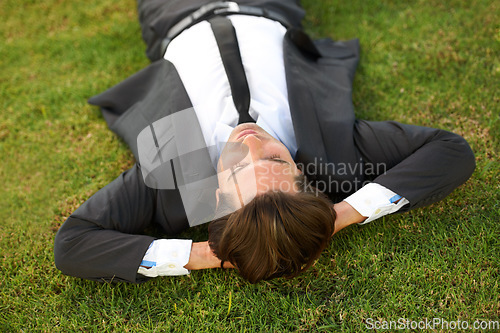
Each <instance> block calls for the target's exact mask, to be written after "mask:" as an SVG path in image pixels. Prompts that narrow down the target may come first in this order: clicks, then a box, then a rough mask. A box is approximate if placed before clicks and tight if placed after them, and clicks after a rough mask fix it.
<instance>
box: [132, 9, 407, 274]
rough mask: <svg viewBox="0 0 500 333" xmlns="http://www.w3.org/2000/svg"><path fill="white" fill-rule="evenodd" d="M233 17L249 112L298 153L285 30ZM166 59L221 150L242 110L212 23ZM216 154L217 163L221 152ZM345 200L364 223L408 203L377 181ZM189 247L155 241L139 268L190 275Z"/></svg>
mask: <svg viewBox="0 0 500 333" xmlns="http://www.w3.org/2000/svg"><path fill="white" fill-rule="evenodd" d="M229 19H230V20H231V22H232V24H233V26H234V28H235V30H236V36H237V38H238V44H239V46H240V53H241V58H242V62H243V67H244V69H245V74H246V76H247V80H248V85H249V89H250V96H251V101H250V115H251V116H252V118H253V119H255V120H256V123H257V125H259V126H260V127H262V128H263V129H264V130H265V131H266V132H268V133H269V134H271V135H272V136H273V137H275V138H276V139H278V140H280V141H281V142H282V143H283V144H284V145H285V146H286V147H287V148H288V150H289V151H290V153H291V155H292V157H295V154H296V152H297V143H296V139H295V133H294V131H293V124H292V118H291V113H290V106H289V103H288V91H287V86H286V78H285V66H284V60H283V38H284V35H285V33H286V29H285V27H283V26H282V25H281V24H280V23H278V22H275V21H272V20H269V19H266V18H263V17H255V16H247V15H231V16H229ZM164 58H165V59H166V60H169V61H170V62H171V63H172V64H174V66H175V68H176V69H177V72H178V73H179V76H180V78H181V80H182V82H183V84H184V87H185V88H186V91H187V93H188V96H189V98H190V100H191V102H192V104H193V107H194V109H195V112H196V115H197V117H198V120H199V122H200V126H201V129H202V132H203V136H204V139H205V142H206V144H207V146H214V145H215V146H217V148H218V152H219V154H220V151H221V150H222V148H223V143H224V142H226V141H227V139H228V137H229V134H230V133H231V131H232V130H233V128H234V127H236V125H237V123H238V117H239V115H238V111H237V110H236V108H235V106H234V102H233V99H232V96H231V88H230V85H229V81H228V79H227V76H226V73H225V70H224V66H223V63H222V59H221V56H220V53H219V48H218V47H217V42H216V40H215V37H214V34H213V32H212V29H211V27H210V23H209V22H207V21H203V22H200V23H198V24H196V25H194V26H192V27H190V28H188V29H186V30H184V31H183V32H182V33H181V34H180V35H179V36H177V37H176V38H175V39H174V40H172V42H171V43H170V44H169V46H168V48H167V51H166V53H165V56H164ZM211 158H212V161H213V162H214V165H216V163H217V160H218V156H215V155H214V156H211ZM345 201H347V202H348V203H349V204H350V205H351V206H352V207H353V208H354V209H356V210H357V211H358V212H359V213H360V214H361V215H363V216H366V217H367V219H366V220H365V221H364V222H363V223H368V222H370V221H373V220H375V219H377V218H380V217H382V216H384V215H386V214H390V213H393V212H395V211H397V210H399V209H400V208H401V207H402V206H404V205H405V204H406V203H408V200H406V199H405V198H401V196H399V195H397V194H396V193H394V192H392V191H390V190H389V189H387V188H385V187H383V186H381V185H379V184H375V183H371V184H368V185H365V186H364V187H363V188H361V189H360V190H359V191H357V192H356V193H354V194H353V195H351V196H349V197H348V198H347V199H346V200H345ZM190 252H191V241H190V240H177V239H161V240H155V241H153V243H151V245H150V247H149V249H148V251H147V252H146V255H145V256H144V260H143V262H142V264H141V266H140V267H139V270H138V273H140V274H142V275H145V276H149V277H155V276H162V275H182V274H188V273H189V271H188V270H187V269H185V268H184V267H183V266H184V265H186V264H187V262H188V261H189V255H190ZM147 267H151V268H147Z"/></svg>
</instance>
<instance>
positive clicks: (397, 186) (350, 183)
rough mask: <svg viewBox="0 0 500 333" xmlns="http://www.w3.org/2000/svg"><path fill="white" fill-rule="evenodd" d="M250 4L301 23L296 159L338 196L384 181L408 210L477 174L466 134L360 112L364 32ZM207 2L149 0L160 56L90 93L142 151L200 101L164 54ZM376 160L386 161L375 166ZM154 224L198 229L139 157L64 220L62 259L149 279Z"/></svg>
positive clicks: (145, 16)
mask: <svg viewBox="0 0 500 333" xmlns="http://www.w3.org/2000/svg"><path fill="white" fill-rule="evenodd" d="M205 2H206V1H205ZM240 2H241V3H245V4H252V5H261V6H265V7H266V8H272V9H273V10H277V11H280V12H281V13H282V14H284V15H286V16H287V17H288V18H289V20H290V21H291V22H293V24H294V26H295V27H296V28H292V29H289V30H288V32H287V33H286V36H285V39H284V45H283V47H284V57H285V59H284V61H285V71H286V80H287V88H288V95H289V103H290V110H291V115H292V121H293V124H294V131H295V135H296V139H297V145H298V151H297V153H296V158H295V159H296V162H297V163H298V164H299V165H302V166H304V171H305V173H306V174H307V175H308V176H309V178H310V180H312V181H313V185H314V184H315V185H317V186H318V187H319V188H320V189H321V188H324V189H326V191H327V194H328V195H329V196H330V198H331V199H332V200H333V201H334V202H337V201H340V200H342V199H343V198H345V197H346V196H347V195H349V194H351V193H352V192H354V191H355V190H357V189H359V188H360V187H361V185H362V184H363V183H364V182H365V181H374V182H376V183H379V184H381V185H383V186H385V187H387V188H389V189H391V190H392V191H394V192H396V193H398V194H400V195H401V196H403V197H405V198H406V199H408V200H409V202H410V203H409V204H408V205H406V206H405V207H403V209H402V210H401V211H406V210H408V209H413V208H417V207H421V206H424V205H428V204H430V203H432V202H435V201H438V200H441V199H442V198H444V197H445V196H446V195H448V194H449V193H450V192H451V191H452V190H453V189H454V188H456V187H457V186H459V185H460V184H462V183H463V182H465V181H466V180H467V179H468V178H469V177H470V175H471V174H472V171H473V170H474V167H475V162H474V156H473V153H472V151H471V149H470V147H469V145H468V144H467V142H466V141H465V140H464V139H463V138H462V137H460V136H458V135H456V134H453V133H450V132H446V131H443V130H438V129H432V128H425V127H418V126H412V125H403V124H399V123H396V122H390V121H387V122H370V121H362V120H356V119H355V116H354V108H353V105H352V101H351V88H352V81H353V78H354V73H355V69H356V66H357V63H358V60H359V44H358V41H357V40H351V41H346V42H334V41H332V40H330V39H322V40H318V41H314V42H312V41H311V40H310V39H309V38H308V37H307V36H306V35H305V34H304V33H303V32H302V31H301V30H300V20H301V18H302V15H303V11H302V9H301V8H300V7H299V6H298V4H297V3H296V1H285V0H279V1H240ZM199 3H200V1H185V0H184V2H182V3H181V2H180V1H171V2H168V3H167V4H165V3H164V1H163V2H162V1H157V0H154V1H151V0H150V1H147V2H139V14H140V17H141V23H142V28H143V36H144V38H145V40H146V41H147V43H148V55H149V57H150V58H151V59H152V60H154V61H153V63H152V64H151V65H150V66H148V67H147V68H145V69H143V70H142V71H140V72H138V73H136V74H135V75H133V76H131V77H130V78H128V79H126V80H125V81H123V82H121V83H120V84H118V85H116V86H115V87H113V88H111V89H109V90H107V91H106V92H104V93H102V94H100V95H98V96H95V97H93V98H92V99H91V100H90V102H91V103H92V104H95V105H98V106H99V107H101V109H102V111H103V114H104V116H105V118H106V121H107V122H108V124H109V126H110V128H111V129H112V130H113V131H114V132H116V133H117V134H118V135H119V136H120V137H122V138H123V139H124V140H125V142H126V143H127V144H128V145H129V146H130V148H131V150H132V152H133V153H134V155H135V156H136V157H137V154H138V153H137V141H136V140H137V135H138V134H139V132H140V131H141V130H142V129H144V128H145V127H147V126H149V125H150V124H152V123H153V122H155V121H157V120H159V119H161V118H163V117H165V116H167V115H169V114H172V113H174V112H177V111H180V110H184V109H187V108H190V107H191V106H192V105H191V102H190V100H189V98H188V96H187V93H186V91H185V89H184V86H183V84H182V82H181V80H180V78H179V75H178V73H177V71H176V69H175V67H174V66H173V65H172V64H171V63H170V62H168V61H166V60H163V59H162V58H161V54H160V53H159V37H160V36H162V34H163V35H164V34H165V33H166V31H168V27H169V26H171V25H172V24H173V23H174V22H176V20H179V19H180V18H182V17H183V15H186V13H188V12H189V11H192V10H194V9H196V8H197V7H198V6H199ZM158 13H160V14H158ZM370 165H384V167H383V168H382V169H379V172H374V169H373V168H369V167H368V166H370ZM311 166H315V168H311ZM308 171H309V172H308ZM151 224H157V225H160V226H161V227H162V228H163V229H164V230H165V232H166V233H167V234H169V235H174V234H176V233H178V232H180V231H182V230H184V229H186V228H187V227H188V223H187V220H186V215H185V212H184V209H183V205H182V201H181V199H180V195H179V192H178V191H176V190H156V189H152V188H149V187H147V186H145V184H144V181H143V179H142V175H141V172H140V170H139V166H138V165H135V166H134V167H133V168H132V169H131V170H128V171H126V172H124V173H123V174H122V175H121V176H120V177H118V178H117V179H116V180H114V181H113V182H112V183H111V184H109V185H108V186H106V187H105V188H103V189H101V190H100V191H99V192H98V193H96V194H95V195H94V196H92V197H91V198H90V199H89V200H88V201H87V202H85V203H84V204H83V205H82V206H81V207H80V208H78V209H77V210H76V211H75V212H74V213H73V214H72V215H71V216H70V217H69V218H68V220H67V221H66V222H65V223H64V225H63V226H62V227H61V229H60V230H59V232H58V234H57V236H56V240H55V250H54V252H55V259H56V265H57V267H58V268H59V269H60V270H61V271H63V273H65V274H68V275H73V276H78V277H82V278H87V279H94V280H100V279H105V280H111V279H114V280H123V281H129V282H139V281H143V280H144V279H145V278H144V277H142V276H141V275H138V274H137V268H138V266H139V264H140V262H141V260H142V258H143V256H144V254H145V252H146V250H147V248H148V246H149V244H150V243H151V241H152V240H153V239H154V238H152V237H149V236H145V235H141V232H142V231H143V230H144V229H145V228H146V227H147V226H149V225H151Z"/></svg>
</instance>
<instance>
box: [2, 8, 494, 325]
mask: <svg viewBox="0 0 500 333" xmlns="http://www.w3.org/2000/svg"><path fill="white" fill-rule="evenodd" d="M302 3H303V5H304V7H305V8H306V9H307V11H308V15H307V18H306V21H305V27H306V29H307V31H308V32H310V34H311V35H312V36H314V37H315V38H319V37H331V38H334V39H339V40H340V39H351V38H356V37H357V38H359V39H360V42H361V46H362V57H361V62H360V66H359V69H358V73H357V76H356V80H355V88H354V96H353V98H354V101H355V106H356V110H357V113H358V116H359V117H360V118H365V119H369V120H386V119H393V120H397V121H401V122H405V123H412V124H417V125H425V126H432V127H439V128H443V129H446V130H450V131H454V132H456V133H459V134H460V135H462V136H464V137H465V138H466V139H467V140H468V141H469V143H470V145H471V146H472V148H473V150H474V152H475V154H476V157H477V169H476V171H475V173H474V175H473V176H472V178H471V179H470V180H469V181H468V182H467V183H466V184H465V185H463V186H461V187H460V188H459V189H457V190H456V191H455V192H454V193H452V194H451V195H450V196H449V197H448V198H447V199H445V200H443V201H442V202H440V203H438V204H434V205H432V206H430V207H427V208H425V209H418V210H416V211H412V212H410V213H407V214H404V215H396V216H390V217H386V218H383V219H381V220H378V221H375V222H373V223H370V224H368V225H366V226H362V227H358V226H354V227H351V228H349V229H347V230H344V231H342V232H341V233H340V234H338V235H336V236H335V238H334V239H333V241H332V243H331V244H330V246H329V247H328V249H327V250H326V251H325V252H324V253H323V255H322V256H321V258H320V259H319V260H318V262H317V263H316V265H315V266H314V267H313V268H312V269H311V270H309V271H308V272H307V273H306V274H304V275H302V276H300V277H298V278H295V279H293V280H275V281H270V282H263V283H259V284H257V285H250V284H248V283H246V282H245V281H244V280H242V279H241V278H240V277H239V276H238V275H237V273H236V272H231V271H228V272H222V271H219V270H214V271H195V272H193V273H192V274H191V275H189V276H185V277H172V278H170V277H164V278H159V279H156V280H154V281H152V282H148V283H146V284H142V285H126V284H99V283H94V282H87V281H83V280H79V279H76V278H72V277H67V276H64V275H62V274H61V273H60V272H59V271H58V270H57V269H56V268H55V266H54V262H53V250H52V247H53V239H54V236H55V233H56V231H57V229H58V228H59V226H60V225H61V223H62V222H64V220H65V218H66V217H67V216H68V215H69V214H70V213H71V212H72V211H73V210H74V209H76V207H78V206H79V204H81V203H82V202H83V201H85V200H86V199H87V198H88V197H89V196H91V195H92V194H93V193H95V192H96V191H97V190H98V189H99V188H101V187H103V186H104V185H106V184H107V183H109V182H110V181H111V180H112V179H114V178H115V177H117V176H118V175H119V174H120V173H121V172H122V171H124V170H126V169H128V168H129V167H130V166H131V165H132V164H133V161H132V155H131V153H130V152H129V151H128V150H127V148H126V147H125V145H124V144H123V143H122V142H120V141H119V140H118V139H117V138H116V137H115V136H114V135H113V134H112V133H111V132H110V131H109V130H108V129H107V127H106V125H105V122H104V120H103V118H102V116H101V115H100V113H99V111H98V110H97V109H95V108H92V107H90V106H88V105H87V104H86V99H87V98H88V97H90V96H92V95H94V94H97V93H99V92H101V91H103V90H104V89H106V88H108V87H110V86H112V85H114V84H116V83H118V82H120V81H121V80H123V79H124V78H126V77H127V76H129V75H131V74H133V73H134V72H136V71H137V70H139V69H141V68H143V67H144V66H145V65H147V63H148V62H147V59H146V57H145V55H144V45H143V43H142V40H141V37H140V30H139V25H138V23H137V19H136V10H135V3H134V1H132V0H128V1H119V0H100V1H96V0H85V1H83V0H72V1H59V0H44V1H41V0H17V1H14V0H2V1H1V2H0V13H1V17H2V21H3V22H2V23H1V24H0V32H1V40H0V159H1V163H0V179H1V182H2V185H1V186H0V258H1V268H0V269H1V271H0V331H1V332H20V331H23V332H33V331H41V332H57V331H61V332H72V331H84V332H108V331H117V332H118V331H119V332H121V331H124V332H127V331H128V332H152V331H156V332H161V331H201V332H220V331H222V332H224V331H226V332H233V331H249V332H253V331H263V332H270V331H276V332H282V331H320V332H322V331H341V330H342V331H346V332H360V331H365V330H366V329H367V327H368V328H369V326H370V325H369V323H373V322H374V321H375V320H379V321H383V320H386V321H397V320H398V319H399V318H405V319H408V320H411V321H421V320H425V318H428V319H429V320H432V318H442V319H444V320H447V321H456V320H462V321H468V322H469V323H470V326H471V327H472V325H473V323H474V321H476V320H485V321H487V320H496V321H498V320H500V275H499V266H500V254H499V250H500V240H499V235H500V225H499V219H500V218H499V217H500V188H499V180H498V179H499V176H500V175H499V174H500V172H499V171H500V166H499V139H500V121H499V109H500V106H499V99H500V94H499V87H500V57H499V55H500V25H499V22H500V16H499V13H500V3H499V2H498V1H494V0H477V1H470V0H462V1H459V0H449V1H437V0H425V1H424V0H417V1H397V0H384V1H373V2H371V1H370V2H369V1H363V0H352V1H348V2H345V1H338V0H304V1H303V2H302ZM205 227H206V226H202V227H200V228H198V229H196V230H191V231H190V232H189V233H186V234H183V235H182V237H193V238H194V239H197V240H203V239H204V238H206V236H207V234H206V228H205ZM436 328H438V331H449V330H450V329H446V327H441V326H438V327H436Z"/></svg>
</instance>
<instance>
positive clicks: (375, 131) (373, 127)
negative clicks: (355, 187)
mask: <svg viewBox="0 0 500 333" xmlns="http://www.w3.org/2000/svg"><path fill="white" fill-rule="evenodd" d="M354 139H355V145H356V146H357V148H358V149H359V150H360V152H361V154H362V156H363V157H364V158H365V162H369V163H372V165H373V164H377V163H381V164H383V168H384V169H385V170H384V171H385V172H382V173H381V174H378V175H375V177H374V179H373V181H374V182H375V183H378V184H380V185H383V186H385V187H386V188H388V189H390V190H392V191H393V192H395V193H397V194H399V195H401V196H403V197H405V198H406V199H408V200H409V201H410V204H409V205H406V206H405V207H403V208H402V209H401V211H407V210H409V209H414V208H418V207H422V206H426V205H429V204H431V203H433V202H436V201H439V200H441V199H443V198H444V197H445V196H447V195H448V194H449V193H451V191H453V190H454V189H455V188H456V187H458V186H459V185H461V184H462V183H464V182H465V181H466V180H467V179H468V178H469V177H470V176H471V174H472V172H473V171H474V168H475V159H474V154H473V152H472V150H471V148H470V147H469V145H468V143H467V142H466V141H465V139H464V138H462V137H461V136H459V135H457V134H454V133H451V132H447V131H444V130H440V129H434V128H428V127H421V126H414V125H404V124H400V123H397V122H392V121H386V122H371V121H357V122H356V124H355V131H354ZM365 172H366V173H368V172H367V170H365Z"/></svg>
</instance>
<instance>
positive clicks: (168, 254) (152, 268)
mask: <svg viewBox="0 0 500 333" xmlns="http://www.w3.org/2000/svg"><path fill="white" fill-rule="evenodd" d="M192 243H193V241H192V240H190V239H157V240H154V241H153V242H151V245H149V249H148V250H147V252H146V254H145V255H144V258H143V260H142V262H141V265H140V266H139V269H138V270H137V273H139V274H142V275H144V276H147V277H157V276H175V275H186V274H189V270H187V269H185V268H184V266H185V265H186V264H187V263H188V261H189V256H190V255H191V245H192ZM144 266H146V267H149V268H146V267H144Z"/></svg>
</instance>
